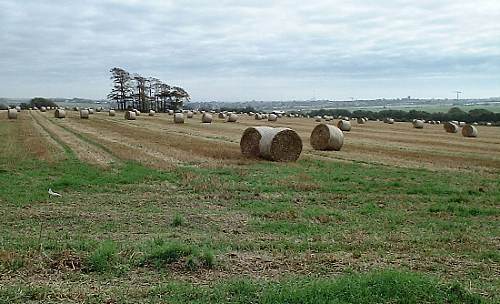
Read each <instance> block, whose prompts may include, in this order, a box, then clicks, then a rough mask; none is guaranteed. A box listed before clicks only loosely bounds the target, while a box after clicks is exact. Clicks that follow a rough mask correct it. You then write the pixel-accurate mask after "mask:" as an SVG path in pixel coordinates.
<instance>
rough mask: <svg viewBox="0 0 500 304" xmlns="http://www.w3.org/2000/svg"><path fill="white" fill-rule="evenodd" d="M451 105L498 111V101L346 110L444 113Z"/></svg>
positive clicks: (467, 108)
mask: <svg viewBox="0 0 500 304" xmlns="http://www.w3.org/2000/svg"><path fill="white" fill-rule="evenodd" d="M452 107H459V108H460V109H462V110H463V111H466V112H468V111H470V110H474V109H486V110H489V111H492V112H495V113H499V112H500V103H496V104H487V105H467V106H463V105H458V106H452V105H446V106H439V105H428V106H390V107H360V108H348V110H351V111H355V110H370V111H375V112H378V111H382V110H403V111H410V110H419V111H426V112H429V113H436V112H443V113H446V112H448V110H449V109H450V108H452Z"/></svg>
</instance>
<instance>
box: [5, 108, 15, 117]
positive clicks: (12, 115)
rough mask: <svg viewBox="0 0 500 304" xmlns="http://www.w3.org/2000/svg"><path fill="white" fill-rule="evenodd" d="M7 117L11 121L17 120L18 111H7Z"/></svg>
mask: <svg viewBox="0 0 500 304" xmlns="http://www.w3.org/2000/svg"><path fill="white" fill-rule="evenodd" d="M7 117H8V118H9V119H17V110H16V109H8V110H7Z"/></svg>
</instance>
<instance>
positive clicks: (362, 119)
mask: <svg viewBox="0 0 500 304" xmlns="http://www.w3.org/2000/svg"><path fill="white" fill-rule="evenodd" d="M357 121H358V124H360V125H363V124H365V119H364V118H363V117H358V118H357Z"/></svg>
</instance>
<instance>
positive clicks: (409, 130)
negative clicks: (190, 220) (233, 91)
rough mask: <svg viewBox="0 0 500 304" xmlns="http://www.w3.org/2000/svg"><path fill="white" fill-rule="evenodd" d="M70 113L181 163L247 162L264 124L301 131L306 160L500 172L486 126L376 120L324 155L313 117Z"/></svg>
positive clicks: (497, 147) (499, 156)
mask: <svg viewBox="0 0 500 304" xmlns="http://www.w3.org/2000/svg"><path fill="white" fill-rule="evenodd" d="M69 114H70V115H69V118H70V119H69V120H70V121H71V124H76V123H80V124H85V125H86V126H89V127H92V128H93V129H94V131H93V132H105V129H107V130H108V131H113V132H115V133H113V138H114V140H116V141H118V142H121V141H122V139H123V142H127V141H128V140H131V139H132V138H135V139H136V140H137V141H142V144H143V146H144V147H148V149H151V150H152V151H160V152H161V153H164V154H165V156H166V157H167V158H168V157H171V158H173V159H174V160H177V161H180V162H185V161H186V158H188V159H191V160H193V161H195V162H198V163H200V164H201V163H203V162H204V160H203V159H204V158H205V161H206V162H209V163H210V165H214V164H221V163H222V162H221V161H220V160H221V159H224V160H225V161H226V162H228V163H229V164H230V163H237V162H241V161H245V160H244V159H243V158H242V157H241V155H240V152H239V150H238V146H237V144H238V143H239V140H240V138H241V134H242V133H243V131H244V130H245V129H246V128H247V127H251V126H256V125H262V126H272V127H288V128H293V129H294V130H296V131H297V132H298V134H299V135H300V136H301V138H302V141H303V142H304V150H303V152H302V157H305V158H315V157H318V156H319V157H321V159H324V157H327V158H331V159H332V160H346V161H357V162H368V163H380V164H388V165H397V166H402V167H417V168H427V169H431V170H436V169H438V170H439V169H451V170H457V169H471V170H482V171H485V172H497V171H498V170H499V169H500V132H498V130H497V128H488V127H483V126H479V127H478V130H479V132H480V134H481V136H480V137H479V138H463V137H462V136H461V134H449V133H446V132H444V130H443V129H442V126H440V125H430V124H428V125H426V127H425V128H424V129H421V130H416V129H413V127H412V124H411V123H397V122H396V123H394V124H392V125H389V124H384V123H383V122H374V121H370V122H367V123H366V124H364V125H357V124H356V125H355V126H353V127H352V130H351V131H350V132H348V133H345V145H344V147H343V149H342V151H339V152H337V153H324V152H320V151H314V150H313V149H312V147H311V146H310V145H309V136H310V133H311V131H312V129H313V128H314V127H315V126H316V122H314V120H313V119H305V118H286V117H283V118H281V119H280V120H279V121H278V122H277V123H276V122H268V121H265V120H263V121H255V119H254V118H253V117H248V116H246V115H241V117H240V119H239V120H238V122H237V123H225V122H222V121H220V120H214V121H213V122H212V123H211V124H203V123H202V122H201V121H199V120H197V119H188V120H186V121H185V123H184V124H174V123H173V122H172V119H171V116H169V115H167V114H163V113H158V114H157V115H156V116H154V117H143V116H141V117H138V120H137V121H129V122H126V123H124V121H123V120H121V119H119V118H118V117H109V116H106V115H102V113H98V114H96V115H94V116H93V117H92V118H93V119H92V120H91V121H78V119H77V115H76V114H75V113H69ZM335 122H336V121H335ZM332 125H334V122H332ZM120 134H121V135H120ZM143 139H144V140H143ZM165 146H166V147H165ZM167 147H168V148H167ZM186 152H188V153H189V155H186Z"/></svg>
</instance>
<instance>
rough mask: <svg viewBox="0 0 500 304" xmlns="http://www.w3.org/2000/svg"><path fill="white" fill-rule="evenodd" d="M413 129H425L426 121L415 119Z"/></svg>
mask: <svg viewBox="0 0 500 304" xmlns="http://www.w3.org/2000/svg"><path fill="white" fill-rule="evenodd" d="M413 127H414V128H415V129H423V128H424V121H423V120H419V119H415V120H414V121H413Z"/></svg>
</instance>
